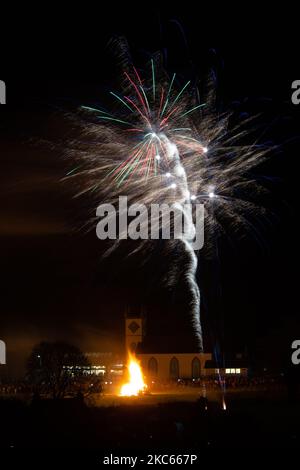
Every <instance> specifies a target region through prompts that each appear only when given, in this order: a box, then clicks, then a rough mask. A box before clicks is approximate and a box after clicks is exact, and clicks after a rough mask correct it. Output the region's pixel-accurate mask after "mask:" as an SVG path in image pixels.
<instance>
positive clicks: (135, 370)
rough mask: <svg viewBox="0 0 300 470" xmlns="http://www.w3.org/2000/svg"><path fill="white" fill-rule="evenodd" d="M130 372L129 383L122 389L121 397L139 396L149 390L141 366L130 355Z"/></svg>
mask: <svg viewBox="0 0 300 470" xmlns="http://www.w3.org/2000/svg"><path fill="white" fill-rule="evenodd" d="M128 371H129V382H127V383H126V384H124V385H122V387H121V391H120V395H121V396H122V397H131V396H137V395H139V393H141V392H143V391H145V389H146V388H147V385H146V384H145V382H144V378H143V373H142V369H141V367H140V364H139V363H138V361H137V360H136V358H135V357H134V356H132V355H131V354H129V361H128Z"/></svg>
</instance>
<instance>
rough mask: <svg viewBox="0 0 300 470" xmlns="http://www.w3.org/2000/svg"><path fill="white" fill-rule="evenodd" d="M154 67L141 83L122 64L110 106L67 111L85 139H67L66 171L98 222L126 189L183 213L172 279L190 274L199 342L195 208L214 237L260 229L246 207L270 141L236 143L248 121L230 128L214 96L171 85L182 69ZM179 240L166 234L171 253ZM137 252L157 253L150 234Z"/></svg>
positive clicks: (132, 196) (251, 207)
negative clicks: (98, 212)
mask: <svg viewBox="0 0 300 470" xmlns="http://www.w3.org/2000/svg"><path fill="white" fill-rule="evenodd" d="M149 72H150V73H149V74H148V75H149V76H150V79H149V80H145V79H142V78H141V76H140V74H139V72H138V71H137V69H136V68H135V67H133V66H130V67H127V68H126V69H125V71H124V72H123V79H124V83H123V92H122V93H119V92H115V91H111V92H110V94H111V98H112V100H114V102H115V106H114V109H113V111H110V110H109V111H108V110H106V109H103V108H100V107H99V106H82V107H81V111H80V113H79V114H76V116H75V117H73V116H72V117H71V119H72V120H73V123H74V126H79V130H80V131H81V139H80V140H79V139H76V140H74V141H72V142H70V143H69V145H68V149H67V152H66V153H67V157H68V158H69V159H70V160H71V161H72V162H73V166H72V168H71V170H70V171H69V173H68V175H67V177H68V179H69V180H72V181H73V182H74V184H75V187H76V192H77V195H83V194H88V195H89V196H90V198H91V199H92V201H93V203H94V204H93V212H92V213H91V221H92V222H95V208H96V207H97V206H98V205H99V204H100V203H104V202H109V203H112V204H114V203H115V206H117V202H118V198H119V196H120V195H126V196H127V197H128V202H129V203H135V202H138V203H143V204H145V205H146V206H147V205H148V206H149V205H150V204H155V203H159V204H162V203H168V204H175V205H177V207H178V208H179V209H180V210H181V212H182V214H183V215H184V218H185V222H186V226H185V228H186V230H185V232H184V235H183V236H182V238H181V240H176V243H180V244H181V245H182V246H183V247H184V256H183V257H182V259H181V260H180V261H179V263H178V265H179V266H178V265H177V266H176V263H174V265H173V266H170V269H169V276H168V277H169V279H168V284H169V285H170V286H172V287H174V288H176V284H177V282H178V275H179V274H180V277H181V279H184V284H185V286H186V288H187V290H188V292H189V308H190V312H191V318H192V322H193V325H194V328H195V331H196V335H197V337H198V342H199V346H200V347H201V346H202V335H201V325H200V293H199V288H198V285H197V282H196V270H197V256H196V253H195V252H194V249H193V247H192V241H193V239H194V236H195V226H194V223H193V206H194V204H195V203H197V202H201V203H204V207H205V217H206V230H207V233H208V234H210V233H212V232H213V233H214V236H215V235H216V234H217V233H218V232H226V227H227V228H229V227H230V235H231V236H232V234H233V231H237V232H239V231H240V230H241V228H246V229H247V230H249V228H250V230H253V231H254V233H256V229H255V227H253V224H251V222H249V220H248V218H247V214H249V213H253V211H256V210H257V205H256V203H255V198H254V196H253V195H254V193H259V192H260V191H262V190H263V189H262V188H261V187H260V186H259V185H258V184H257V181H256V179H255V178H254V177H253V175H251V170H252V168H253V167H254V166H256V165H257V164H258V163H260V162H261V161H262V159H263V158H264V156H265V154H266V148H265V147H263V146H260V145H258V144H257V143H254V144H253V143H251V144H248V145H246V144H243V145H239V144H238V142H239V141H243V139H244V137H245V135H247V124H248V122H244V123H243V124H244V125H245V127H246V130H243V128H242V125H241V124H240V123H239V125H238V127H232V128H231V129H229V124H228V123H229V119H230V116H228V115H227V116H225V115H224V116H219V115H217V114H216V113H215V112H214V109H213V107H214V96H213V94H212V93H209V94H208V96H207V99H206V100H205V103H204V102H200V103H199V101H198V95H197V93H196V92H195V91H194V89H193V88H192V90H191V91H189V92H188V90H189V88H191V84H190V82H187V83H185V84H184V85H183V86H181V88H179V91H175V88H176V87H175V82H176V75H175V74H174V75H173V76H172V78H171V79H170V80H169V78H168V77H167V76H166V74H165V72H164V71H163V70H161V69H160V68H159V67H155V64H154V61H153V60H152V61H151V64H150V70H149ZM74 161H75V162H76V164H75V166H74ZM174 242H175V241H174V240H173V241H171V240H170V242H169V244H168V241H165V243H166V250H170V249H172V247H173V246H174ZM119 244H120V239H119V240H116V241H114V242H113V244H112V246H111V249H110V251H111V250H113V249H115V248H116V247H117V246H118V245H119ZM139 250H145V252H146V253H148V256H151V254H152V253H153V252H154V251H155V249H154V248H153V245H152V247H151V248H149V244H147V241H146V240H139V243H138V244H136V246H135V248H134V249H133V250H132V252H131V253H136V252H137V251H139ZM151 250H153V251H151ZM146 256H147V255H145V257H146Z"/></svg>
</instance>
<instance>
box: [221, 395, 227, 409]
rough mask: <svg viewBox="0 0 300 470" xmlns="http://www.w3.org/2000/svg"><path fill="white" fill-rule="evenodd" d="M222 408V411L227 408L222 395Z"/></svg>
mask: <svg viewBox="0 0 300 470" xmlns="http://www.w3.org/2000/svg"><path fill="white" fill-rule="evenodd" d="M222 409H223V411H226V409H227V406H226V401H225V397H223V399H222Z"/></svg>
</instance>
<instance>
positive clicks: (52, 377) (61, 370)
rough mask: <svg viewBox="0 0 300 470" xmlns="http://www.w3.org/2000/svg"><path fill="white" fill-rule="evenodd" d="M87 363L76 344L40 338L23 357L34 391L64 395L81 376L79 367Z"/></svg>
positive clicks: (81, 372) (56, 395)
mask: <svg viewBox="0 0 300 470" xmlns="http://www.w3.org/2000/svg"><path fill="white" fill-rule="evenodd" d="M89 365H90V364H89V362H88V360H87V358H86V356H85V355H84V354H83V353H82V352H81V351H80V349H79V348H77V347H76V346H73V345H71V344H68V343H64V342H54V343H49V342H41V343H39V344H38V345H36V346H35V347H34V348H33V350H32V352H31V354H30V357H29V358H28V361H27V379H28V380H29V381H30V383H31V384H32V386H33V388H34V390H35V392H36V393H38V394H41V393H44V394H47V395H50V396H52V398H56V399H58V398H64V397H65V396H66V393H68V392H70V391H72V388H73V387H74V385H76V384H77V387H76V389H77V390H78V382H80V380H81V379H82V378H83V371H82V367H88V366H89Z"/></svg>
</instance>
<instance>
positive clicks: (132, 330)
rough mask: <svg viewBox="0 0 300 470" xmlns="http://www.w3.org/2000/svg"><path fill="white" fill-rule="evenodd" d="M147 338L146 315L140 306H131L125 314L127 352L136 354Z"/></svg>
mask: <svg viewBox="0 0 300 470" xmlns="http://www.w3.org/2000/svg"><path fill="white" fill-rule="evenodd" d="M144 336H145V314H144V311H143V308H142V307H141V306H140V305H130V306H128V307H127V310H126V314H125V347H126V351H131V352H135V350H136V348H137V346H138V344H139V343H142V341H143V338H144Z"/></svg>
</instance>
